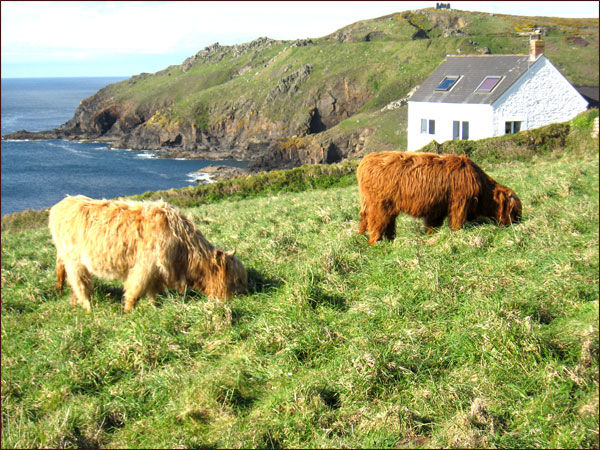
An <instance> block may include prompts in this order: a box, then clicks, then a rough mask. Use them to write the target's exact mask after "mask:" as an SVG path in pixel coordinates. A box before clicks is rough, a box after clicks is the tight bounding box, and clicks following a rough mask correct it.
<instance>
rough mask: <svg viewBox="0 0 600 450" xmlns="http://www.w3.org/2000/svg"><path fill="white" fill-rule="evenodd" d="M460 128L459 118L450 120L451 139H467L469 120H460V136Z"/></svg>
mask: <svg viewBox="0 0 600 450" xmlns="http://www.w3.org/2000/svg"><path fill="white" fill-rule="evenodd" d="M460 130H461V122H460V121H459V120H454V121H453V122H452V139H453V140H455V141H456V140H458V139H465V140H467V139H469V122H462V136H461V133H460Z"/></svg>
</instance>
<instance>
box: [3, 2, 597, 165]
mask: <svg viewBox="0 0 600 450" xmlns="http://www.w3.org/2000/svg"><path fill="white" fill-rule="evenodd" d="M534 28H535V29H541V30H542V32H543V33H544V39H545V40H546V42H547V44H546V49H547V52H546V55H547V56H548V57H549V58H550V59H551V60H552V61H553V62H554V63H555V65H557V67H559V68H560V70H561V71H562V72H563V74H564V75H565V76H566V77H567V78H568V79H569V81H571V82H572V83H573V84H586V85H597V84H598V51H597V50H598V20H597V19H557V18H539V17H536V18H525V17H518V16H505V15H491V14H485V13H471V12H465V11H453V10H452V11H449V10H435V9H425V10H419V11H407V12H404V13H398V14H392V15H389V16H385V17H381V18H378V19H373V20H366V21H361V22H357V23H355V24H352V25H349V26H347V27H344V28H342V29H341V30H338V31H336V32H334V33H332V34H330V35H328V36H324V37H322V38H318V39H316V38H315V39H302V40H296V41H280V40H273V39H269V38H266V37H263V38H259V39H256V40H254V41H252V42H249V43H245V44H241V45H233V46H221V45H219V44H218V43H215V44H213V45H211V46H209V47H206V48H205V49H203V50H201V51H199V52H198V53H196V54H195V55H193V56H191V57H189V58H187V59H186V60H185V61H184V62H183V63H182V64H180V65H176V66H170V67H167V68H166V69H164V70H162V71H160V72H157V73H154V74H148V73H143V74H140V75H136V76H134V77H131V78H129V79H128V80H125V81H122V82H119V83H115V84H111V85H109V86H106V87H105V88H103V89H101V90H100V91H98V92H97V93H96V94H94V95H93V96H91V97H89V98H87V99H84V100H83V101H82V102H81V104H80V105H79V106H78V108H77V109H76V111H75V113H74V115H73V118H72V119H70V120H69V121H68V122H66V123H64V124H63V125H61V126H60V127H59V128H57V129H54V130H48V131H42V132H36V133H32V132H27V131H25V130H22V131H18V132H15V133H11V134H9V135H6V136H3V139H6V138H8V139H88V140H97V141H106V142H110V143H111V146H112V147H115V148H131V149H151V150H155V151H156V152H157V153H158V154H160V155H164V156H179V157H187V158H203V159H217V158H243V159H249V160H250V161H251V162H250V168H251V169H252V168H255V169H273V168H287V167H294V166H297V165H301V164H306V163H330V162H337V161H340V160H342V159H344V158H349V157H358V156H360V155H362V154H363V153H364V152H365V151H366V150H367V149H368V150H369V151H373V150H376V151H380V150H389V149H398V148H404V147H405V144H406V104H405V101H403V99H404V100H405V99H406V97H407V96H408V95H409V92H410V91H411V90H412V89H413V88H414V87H415V86H417V85H418V84H420V83H421V82H422V81H423V80H424V79H425V78H427V76H428V75H429V74H430V73H431V72H432V71H433V70H434V69H435V68H436V67H437V66H438V65H439V64H440V63H441V61H442V60H443V59H444V57H445V55H447V54H466V53H469V54H487V53H499V54H502V53H525V52H527V48H526V43H525V44H524V43H523V40H524V38H523V36H524V35H526V34H527V32H528V31H529V30H533V29H534ZM573 36H577V40H573V39H572V37H573ZM574 54H576V55H577V58H573V55H574ZM578 61H586V63H585V64H581V63H578Z"/></svg>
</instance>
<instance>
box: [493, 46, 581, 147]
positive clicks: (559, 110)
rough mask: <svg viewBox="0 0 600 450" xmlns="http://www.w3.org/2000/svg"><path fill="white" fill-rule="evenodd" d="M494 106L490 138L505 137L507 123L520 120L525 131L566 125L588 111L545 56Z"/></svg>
mask: <svg viewBox="0 0 600 450" xmlns="http://www.w3.org/2000/svg"><path fill="white" fill-rule="evenodd" d="M492 106H493V131H492V134H490V136H502V135H504V134H505V122H509V121H510V122H512V121H521V129H522V130H529V129H532V128H538V127H541V126H544V125H549V124H551V123H556V122H566V121H568V120H571V119H572V118H573V117H575V116H576V115H577V114H579V113H581V112H583V111H585V110H586V108H587V101H585V100H584V98H583V97H582V96H581V95H580V94H579V93H578V92H577V90H576V89H575V88H574V87H573V86H572V85H571V84H570V83H569V82H568V81H567V79H566V78H565V77H564V76H563V75H562V74H561V73H560V72H559V71H558V70H557V69H556V68H555V67H554V66H553V65H552V63H551V62H550V61H549V60H548V58H546V57H545V56H542V57H540V58H539V59H538V60H537V61H535V62H534V63H532V66H531V68H530V69H529V70H528V71H527V72H526V73H525V74H524V75H523V76H522V77H521V78H519V80H517V82H516V83H515V84H513V85H512V86H511V87H510V88H509V89H508V90H507V91H506V92H505V93H504V94H502V96H501V97H500V98H498V100H496V101H495V102H494V104H493V105H492Z"/></svg>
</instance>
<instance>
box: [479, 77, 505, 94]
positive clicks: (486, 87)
mask: <svg viewBox="0 0 600 450" xmlns="http://www.w3.org/2000/svg"><path fill="white" fill-rule="evenodd" d="M500 80H502V77H485V79H484V80H483V81H482V82H481V84H480V85H479V87H478V88H477V89H476V91H477V92H491V91H492V90H493V89H494V88H495V87H496V86H497V85H498V83H500Z"/></svg>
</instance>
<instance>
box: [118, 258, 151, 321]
mask: <svg viewBox="0 0 600 450" xmlns="http://www.w3.org/2000/svg"><path fill="white" fill-rule="evenodd" d="M154 274H155V271H154V269H153V268H152V267H149V266H147V265H145V264H144V263H141V264H137V265H136V266H134V267H133V268H132V269H130V270H129V274H128V275H127V279H126V280H125V282H124V283H123V287H124V288H125V294H124V298H125V308H124V311H125V312H126V313H127V312H129V311H131V310H132V309H133V307H134V306H135V305H136V304H137V302H138V300H139V299H140V298H142V297H143V296H144V295H146V293H147V292H148V291H149V289H150V287H151V286H152V285H153V283H154V278H153V276H154Z"/></svg>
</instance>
